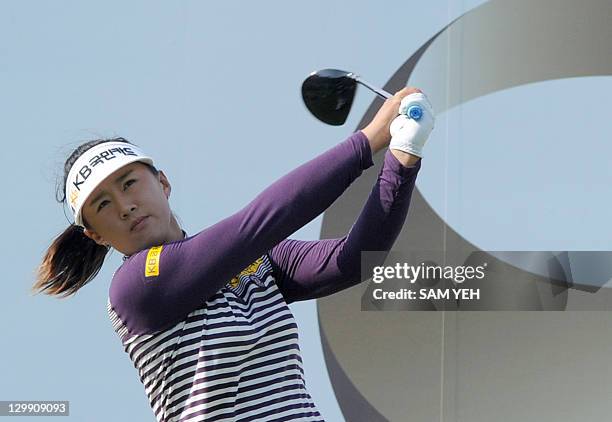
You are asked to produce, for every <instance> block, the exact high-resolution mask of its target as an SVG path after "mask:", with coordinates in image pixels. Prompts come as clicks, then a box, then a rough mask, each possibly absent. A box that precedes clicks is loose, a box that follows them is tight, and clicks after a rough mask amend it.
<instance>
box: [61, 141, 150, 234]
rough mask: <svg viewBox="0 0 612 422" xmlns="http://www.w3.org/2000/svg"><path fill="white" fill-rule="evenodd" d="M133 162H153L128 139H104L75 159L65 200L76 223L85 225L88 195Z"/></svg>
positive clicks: (67, 181) (67, 184)
mask: <svg viewBox="0 0 612 422" xmlns="http://www.w3.org/2000/svg"><path fill="white" fill-rule="evenodd" d="M134 161H142V162H143V163H148V164H151V165H153V159H152V158H151V157H148V156H146V155H145V154H144V153H143V152H142V151H141V150H140V149H139V148H138V147H137V146H135V145H132V144H128V143H126V142H103V143H101V144H98V145H96V146H93V147H91V148H89V149H88V150H87V151H85V152H84V153H83V154H82V155H81V156H80V157H79V158H78V159H77V160H76V162H75V163H74V164H73V165H72V167H71V168H70V172H69V173H68V179H67V180H66V200H67V202H68V204H69V205H70V209H71V210H72V213H73V214H74V224H76V225H78V226H81V227H85V225H84V224H83V216H82V212H81V211H82V209H83V204H85V201H87V198H88V197H89V195H91V193H92V192H93V191H94V189H95V188H96V187H97V186H98V185H99V184H100V183H102V181H103V180H104V179H106V178H107V177H108V176H110V175H111V174H112V173H113V172H115V171H116V170H118V169H120V168H121V167H123V166H125V165H127V164H130V163H133V162H134Z"/></svg>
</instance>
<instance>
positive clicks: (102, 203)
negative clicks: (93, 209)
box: [98, 200, 108, 211]
mask: <svg viewBox="0 0 612 422" xmlns="http://www.w3.org/2000/svg"><path fill="white" fill-rule="evenodd" d="M107 202H108V201H107V200H104V201H102V202H100V205H98V211H100V210H101V209H102V207H103V206H104V205H105V204H106V203H107Z"/></svg>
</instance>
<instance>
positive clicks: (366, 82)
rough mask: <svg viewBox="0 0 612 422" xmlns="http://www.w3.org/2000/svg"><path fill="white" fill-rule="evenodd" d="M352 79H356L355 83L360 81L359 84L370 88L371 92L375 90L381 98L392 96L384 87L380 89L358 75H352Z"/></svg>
mask: <svg viewBox="0 0 612 422" xmlns="http://www.w3.org/2000/svg"><path fill="white" fill-rule="evenodd" d="M354 79H355V80H356V81H357V83H360V84H361V85H363V86H365V87H366V88H368V89H371V90H372V91H373V92H375V93H376V94H378V95H380V96H381V97H382V98H385V99H387V98H391V97H393V95H391V94H389V93H388V92H387V91H385V90H384V89H380V88H377V87H375V86H374V85H372V84H371V83H369V82H368V81H365V80H364V79H362V78H361V77H360V76H354Z"/></svg>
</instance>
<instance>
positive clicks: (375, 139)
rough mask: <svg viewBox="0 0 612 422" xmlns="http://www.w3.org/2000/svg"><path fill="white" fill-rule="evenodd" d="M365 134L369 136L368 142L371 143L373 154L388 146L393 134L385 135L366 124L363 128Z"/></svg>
mask: <svg viewBox="0 0 612 422" xmlns="http://www.w3.org/2000/svg"><path fill="white" fill-rule="evenodd" d="M361 131H362V132H363V134H364V135H365V136H366V138H368V142H369V143H370V149H371V150H372V155H374V154H376V153H377V152H378V151H380V150H381V149H383V148H385V147H387V146H388V145H389V141H390V140H391V135H390V134H387V136H385V134H384V133H381V131H380V130H376V129H375V128H372V127H370V126H366V127H365V128H363V129H362V130H361Z"/></svg>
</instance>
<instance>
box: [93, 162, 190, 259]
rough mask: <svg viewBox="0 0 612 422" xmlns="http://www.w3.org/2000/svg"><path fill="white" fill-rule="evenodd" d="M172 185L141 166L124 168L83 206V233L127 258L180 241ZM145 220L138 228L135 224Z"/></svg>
mask: <svg viewBox="0 0 612 422" xmlns="http://www.w3.org/2000/svg"><path fill="white" fill-rule="evenodd" d="M169 197H170V183H169V182H168V179H167V178H166V176H165V175H164V174H163V172H162V171H160V172H159V174H158V175H157V176H155V175H154V174H153V173H152V172H151V171H150V170H149V169H148V168H147V166H146V164H143V163H141V162H134V163H131V164H128V165H126V166H124V167H121V168H120V169H118V170H117V171H115V172H114V173H112V174H111V175H109V176H108V177H107V178H106V179H104V180H103V181H102V183H100V185H98V186H97V187H96V189H95V190H94V191H93V192H92V193H91V195H89V197H88V198H87V202H86V203H85V204H84V205H83V209H82V214H83V217H84V220H85V221H86V222H87V228H86V229H85V230H84V231H83V233H84V234H85V235H86V236H88V237H89V238H91V239H93V240H94V241H95V242H96V243H98V244H99V245H110V246H112V247H113V248H115V249H116V250H118V251H119V252H121V253H123V254H125V255H132V254H134V253H136V252H138V251H141V250H143V249H147V248H149V247H151V246H155V245H160V244H163V243H167V242H168V241H171V240H177V239H175V237H177V235H178V234H177V231H178V232H179V233H181V235H180V238H182V232H180V228H178V225H177V224H176V221H175V220H174V219H173V218H172V212H171V210H170V205H169V203H168V198H169ZM142 217H146V218H144V220H142V221H141V222H140V223H139V224H138V225H137V226H135V227H133V225H134V223H135V222H137V221H138V220H139V219H140V218H142Z"/></svg>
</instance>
